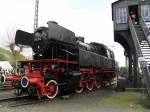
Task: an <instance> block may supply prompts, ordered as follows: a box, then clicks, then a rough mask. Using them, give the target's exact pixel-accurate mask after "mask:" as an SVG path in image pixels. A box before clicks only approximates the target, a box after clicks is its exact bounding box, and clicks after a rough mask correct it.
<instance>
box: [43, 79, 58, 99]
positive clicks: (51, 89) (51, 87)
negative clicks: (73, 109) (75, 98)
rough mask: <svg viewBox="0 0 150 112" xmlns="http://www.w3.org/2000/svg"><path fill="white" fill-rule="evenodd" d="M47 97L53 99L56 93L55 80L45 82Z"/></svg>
mask: <svg viewBox="0 0 150 112" xmlns="http://www.w3.org/2000/svg"><path fill="white" fill-rule="evenodd" d="M46 86H47V97H48V98H49V99H54V98H55V97H56V96H57V94H58V84H57V82H56V81H55V80H50V81H49V82H48V83H47V85H46Z"/></svg>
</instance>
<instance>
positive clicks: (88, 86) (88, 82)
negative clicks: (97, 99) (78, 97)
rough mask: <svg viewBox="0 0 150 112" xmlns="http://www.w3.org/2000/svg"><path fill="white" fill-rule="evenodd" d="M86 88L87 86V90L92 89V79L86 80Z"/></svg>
mask: <svg viewBox="0 0 150 112" xmlns="http://www.w3.org/2000/svg"><path fill="white" fill-rule="evenodd" d="M86 88H87V89H88V90H89V91H92V90H93V88H94V81H93V80H88V81H87V85H86Z"/></svg>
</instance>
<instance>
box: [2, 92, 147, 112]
mask: <svg viewBox="0 0 150 112" xmlns="http://www.w3.org/2000/svg"><path fill="white" fill-rule="evenodd" d="M0 97H1V94H0ZM147 103H148V102H147V99H146V98H145V97H144V94H143V93H139V92H129V91H126V92H115V91H113V90H111V89H100V90H95V91H93V92H84V93H83V94H80V95H79V94H73V95H71V96H70V97H69V98H68V99H62V98H60V97H57V98H56V99H54V100H52V101H48V102H42V103H38V104H31V105H24V106H18V107H8V106H5V105H0V112H150V108H149V106H148V105H147Z"/></svg>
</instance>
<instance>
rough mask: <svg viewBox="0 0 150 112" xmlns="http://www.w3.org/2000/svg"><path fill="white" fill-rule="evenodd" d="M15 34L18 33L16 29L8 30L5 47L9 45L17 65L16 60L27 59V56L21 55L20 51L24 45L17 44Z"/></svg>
mask: <svg viewBox="0 0 150 112" xmlns="http://www.w3.org/2000/svg"><path fill="white" fill-rule="evenodd" d="M15 34H16V33H15V32H14V31H11V32H7V38H6V45H5V47H7V48H8V49H9V50H10V53H11V55H12V57H13V60H11V62H12V64H13V65H15V64H16V61H18V60H25V57H24V56H22V55H20V53H21V52H22V50H23V46H17V45H16V44H15Z"/></svg>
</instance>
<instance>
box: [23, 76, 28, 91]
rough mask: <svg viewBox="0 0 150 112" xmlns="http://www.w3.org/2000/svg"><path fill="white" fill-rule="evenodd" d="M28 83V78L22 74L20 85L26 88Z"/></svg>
mask: <svg viewBox="0 0 150 112" xmlns="http://www.w3.org/2000/svg"><path fill="white" fill-rule="evenodd" d="M28 84H29V79H28V77H27V76H23V77H22V78H21V86H22V87H23V88H26V87H28Z"/></svg>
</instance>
